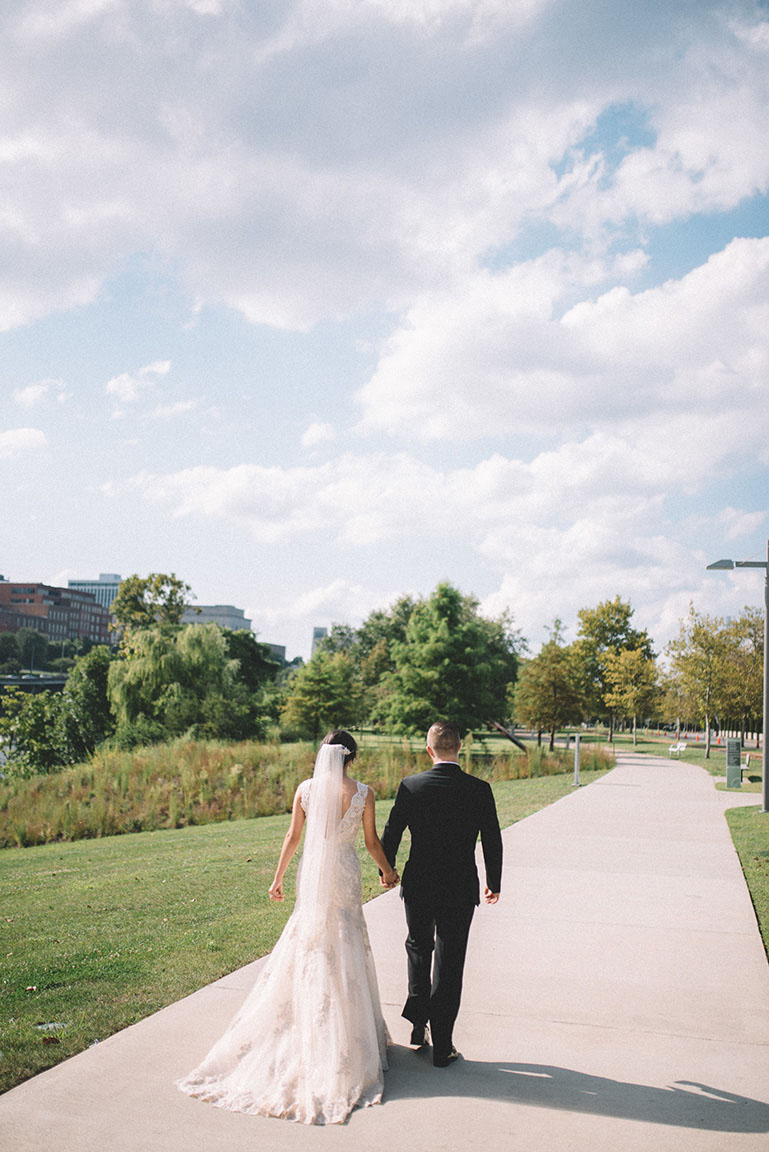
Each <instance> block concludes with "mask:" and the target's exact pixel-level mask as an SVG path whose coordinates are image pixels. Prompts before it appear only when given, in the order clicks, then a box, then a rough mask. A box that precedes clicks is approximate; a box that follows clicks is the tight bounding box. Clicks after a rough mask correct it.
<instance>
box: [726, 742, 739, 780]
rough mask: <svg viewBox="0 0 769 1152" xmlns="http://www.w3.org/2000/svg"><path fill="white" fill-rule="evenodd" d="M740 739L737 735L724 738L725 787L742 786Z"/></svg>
mask: <svg viewBox="0 0 769 1152" xmlns="http://www.w3.org/2000/svg"><path fill="white" fill-rule="evenodd" d="M741 755H742V741H741V740H740V739H739V738H738V737H734V736H727V738H726V787H727V788H740V787H741V786H742V761H741Z"/></svg>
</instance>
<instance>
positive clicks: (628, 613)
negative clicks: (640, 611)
mask: <svg viewBox="0 0 769 1152" xmlns="http://www.w3.org/2000/svg"><path fill="white" fill-rule="evenodd" d="M577 615H578V617H579V631H578V633H577V641H576V644H575V648H574V656H575V659H576V660H577V661H578V663H579V666H580V669H581V679H582V690H583V693H584V696H585V706H586V708H587V710H588V711H589V712H590V713H591V714H592V715H593V716H596V717H603V718H606V719H608V721H609V739H611V737H612V734H613V730H614V709H613V708H612V706H611V704H609V703H608V701H607V698H606V697H607V692H609V691H611V689H610V687H609V682H608V677H607V667H608V666H607V656H608V654H609V653H610V652H614V653H618V652H622V651H626V650H631V651H635V650H637V651H640V652H642V653H643V654H644V656H645V657H646V658H647V659H649V660H653V659H654V651H653V648H652V642H651V640H650V638H649V635H648V633H647V632H646V631H645V630H643V631H638V629H636V628H633V626H632V624H631V619H632V616H633V608H632V607H631V605H630V603H629V602H628V601H624V600H621V599H620V597H619V596H615V597H614V599H613V600H603V601H601V603H600V604H597V605H596V607H595V608H582V609H581V610H580V611H579V612H578V613H577Z"/></svg>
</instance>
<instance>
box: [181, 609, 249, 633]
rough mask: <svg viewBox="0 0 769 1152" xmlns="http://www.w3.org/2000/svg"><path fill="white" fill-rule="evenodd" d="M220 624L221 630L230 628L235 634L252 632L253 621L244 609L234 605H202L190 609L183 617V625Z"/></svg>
mask: <svg viewBox="0 0 769 1152" xmlns="http://www.w3.org/2000/svg"><path fill="white" fill-rule="evenodd" d="M211 623H213V624H218V625H219V627H220V628H230V629H231V630H232V631H233V632H243V631H246V632H250V631H251V621H250V620H249V619H248V618H247V616H246V614H245V613H244V611H243V609H242V608H235V607H234V606H233V605H232V604H200V605H195V607H193V608H188V609H187V610H186V612H185V613H184V615H183V616H182V624H211Z"/></svg>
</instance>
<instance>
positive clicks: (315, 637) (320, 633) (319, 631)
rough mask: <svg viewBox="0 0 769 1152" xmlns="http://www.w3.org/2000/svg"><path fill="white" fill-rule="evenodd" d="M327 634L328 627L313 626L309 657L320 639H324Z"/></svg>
mask: <svg viewBox="0 0 769 1152" xmlns="http://www.w3.org/2000/svg"><path fill="white" fill-rule="evenodd" d="M327 636H328V628H313V630H312V647H311V648H310V657H311V658H312V657H313V656H314V655H315V650H316V648H317V647H318V645H319V644H320V642H321V640H325V639H326V637H327Z"/></svg>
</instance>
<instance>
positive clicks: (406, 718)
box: [376, 583, 521, 733]
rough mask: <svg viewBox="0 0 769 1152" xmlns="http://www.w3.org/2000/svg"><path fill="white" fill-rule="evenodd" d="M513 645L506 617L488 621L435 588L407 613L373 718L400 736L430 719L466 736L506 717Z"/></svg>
mask: <svg viewBox="0 0 769 1152" xmlns="http://www.w3.org/2000/svg"><path fill="white" fill-rule="evenodd" d="M520 644H521V640H520V637H519V636H518V634H517V633H516V632H514V631H513V629H512V626H511V622H510V620H509V618H508V617H501V618H500V619H498V620H489V619H486V618H484V617H482V616H481V615H480V614H479V612H478V601H477V600H476V599H475V598H474V597H473V596H463V595H462V593H461V592H460V591H459V590H458V589H456V588H454V587H453V586H452V585H451V584H447V583H444V584H439V585H438V586H437V588H436V589H435V591H434V592H433V594H432V596H430V598H429V599H428V600H423V601H420V602H419V603H417V604H416V605H415V606H414V608H413V609H412V611H411V613H410V615H409V619H408V623H407V624H406V627H405V630H404V638H403V640H402V641H399V640H393V641H392V643H391V645H390V655H391V657H392V660H393V664H394V668H393V670H392V671H391V672H388V673H386V674H385V676H384V687H385V689H386V694H385V695H384V696H383V698H382V700H381V701H380V703H379V705H378V707H377V710H376V716H377V718H378V719H379V721H380V722H382V723H385V724H388V725H390V726H391V727H392V728H393V729H394V730H395V731H400V732H411V733H415V732H425V731H426V730H427V728H428V727H429V726H430V724H431V723H432V722H433V721H434V720H437V719H441V718H444V719H450V720H453V721H454V722H455V723H456V724H458V725H459V728H460V731H465V732H466V731H468V730H470V729H472V728H473V727H477V726H478V725H481V724H485V723H488V721H489V720H490V719H495V718H497V717H501V716H504V715H505V714H506V697H507V687H508V685H509V684H510V683H511V682H512V681H514V680H515V677H516V673H517V669H518V655H517V648H518V647H519V646H520Z"/></svg>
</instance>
